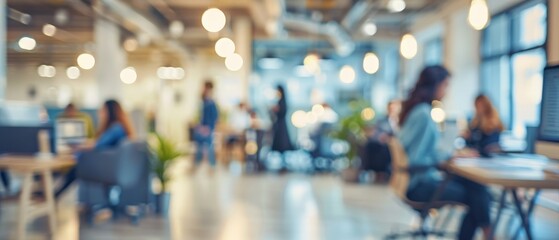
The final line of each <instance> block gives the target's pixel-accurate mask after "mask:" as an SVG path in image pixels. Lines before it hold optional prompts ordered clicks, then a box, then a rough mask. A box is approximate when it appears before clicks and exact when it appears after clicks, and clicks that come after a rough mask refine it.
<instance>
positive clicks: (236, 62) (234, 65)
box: [225, 53, 243, 72]
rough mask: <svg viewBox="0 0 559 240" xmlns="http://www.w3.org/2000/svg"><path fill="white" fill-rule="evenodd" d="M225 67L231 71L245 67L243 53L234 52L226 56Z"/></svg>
mask: <svg viewBox="0 0 559 240" xmlns="http://www.w3.org/2000/svg"><path fill="white" fill-rule="evenodd" d="M225 67H227V69H229V70H230V71H234V72H235V71H239V70H240V69H241V68H242V67H243V58H242V57H241V55H239V54H236V53H233V54H231V55H229V56H227V58H225Z"/></svg>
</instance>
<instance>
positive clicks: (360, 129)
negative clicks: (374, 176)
mask: <svg viewBox="0 0 559 240" xmlns="http://www.w3.org/2000/svg"><path fill="white" fill-rule="evenodd" d="M373 118H374V111H373V109H372V108H371V107H370V105H369V104H368V103H367V102H366V101H364V100H358V101H352V102H350V103H349V114H347V115H346V116H345V117H343V118H341V119H340V121H339V124H338V126H337V128H336V129H335V130H334V131H333V132H332V137H334V138H337V139H340V140H343V141H345V142H347V143H348V145H349V148H348V151H347V152H346V158H347V159H348V161H349V165H348V167H347V168H345V169H344V170H342V178H343V179H344V180H346V181H349V182H357V181H358V180H359V173H360V171H359V167H360V159H359V154H360V151H361V146H363V144H364V143H365V141H366V139H367V137H366V128H367V126H368V125H369V123H370V122H371V121H372V120H373Z"/></svg>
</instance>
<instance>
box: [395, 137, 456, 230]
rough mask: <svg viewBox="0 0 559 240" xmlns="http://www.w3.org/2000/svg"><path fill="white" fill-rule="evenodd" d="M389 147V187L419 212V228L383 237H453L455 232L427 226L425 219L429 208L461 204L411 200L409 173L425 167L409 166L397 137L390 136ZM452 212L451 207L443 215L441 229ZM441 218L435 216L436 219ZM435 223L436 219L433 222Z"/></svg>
mask: <svg viewBox="0 0 559 240" xmlns="http://www.w3.org/2000/svg"><path fill="white" fill-rule="evenodd" d="M388 146H389V148H390V153H391V155H392V175H391V177H390V188H391V189H392V191H393V192H394V193H395V194H396V196H397V197H398V198H400V200H401V201H402V202H403V203H405V204H406V205H408V206H409V207H410V208H412V209H413V210H414V211H415V212H417V213H418V214H419V217H420V224H419V228H418V229H416V230H413V231H409V232H403V233H395V234H390V235H388V236H386V237H385V239H398V238H409V237H412V238H415V237H428V236H437V237H455V236H456V233H449V232H445V231H441V230H435V229H432V228H429V227H428V226H427V220H428V218H429V213H430V211H431V210H434V209H440V208H443V207H446V206H462V204H461V203H458V202H451V201H435V202H431V203H429V202H416V201H412V200H410V199H409V198H408V197H407V190H408V184H409V179H410V173H412V172H418V171H424V170H426V168H423V169H420V168H417V169H416V168H410V167H409V165H408V157H407V155H406V152H405V151H404V149H403V147H402V146H401V145H400V143H399V142H398V140H397V139H395V138H392V139H391V140H390V141H389V144H388ZM453 214H454V209H451V211H449V213H448V214H447V215H446V216H445V217H444V220H443V222H442V223H443V225H442V226H441V229H445V228H446V224H447V223H448V222H449V220H450V219H452V216H453ZM440 219H443V218H442V217H441V218H437V219H436V220H440ZM433 225H434V226H436V225H437V221H435V223H434V224H433Z"/></svg>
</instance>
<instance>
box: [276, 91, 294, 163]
mask: <svg viewBox="0 0 559 240" xmlns="http://www.w3.org/2000/svg"><path fill="white" fill-rule="evenodd" d="M277 94H278V98H279V100H278V103H277V105H276V106H274V107H273V108H272V117H273V120H274V123H273V125H272V134H273V138H272V151H275V152H279V153H280V154H281V156H282V165H283V166H282V171H286V170H287V161H286V159H285V152H287V151H292V150H294V149H295V147H293V144H292V143H291V138H290V137H289V129H288V128H287V120H286V118H287V99H286V98H287V97H286V96H285V90H284V88H283V87H282V86H278V87H277Z"/></svg>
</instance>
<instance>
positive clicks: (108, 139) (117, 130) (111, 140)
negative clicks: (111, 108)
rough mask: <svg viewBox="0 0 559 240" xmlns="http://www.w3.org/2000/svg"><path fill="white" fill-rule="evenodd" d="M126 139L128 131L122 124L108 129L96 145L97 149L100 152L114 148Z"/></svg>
mask: <svg viewBox="0 0 559 240" xmlns="http://www.w3.org/2000/svg"><path fill="white" fill-rule="evenodd" d="M125 137H126V131H125V130H124V127H122V126H121V125H120V124H118V125H113V126H111V127H109V128H108V129H107V131H105V132H104V133H103V134H101V136H99V138H98V139H97V142H96V143H95V149H96V150H100V149H104V148H107V147H112V146H114V145H115V144H116V143H118V142H119V141H120V140H122V139H123V138H125Z"/></svg>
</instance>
